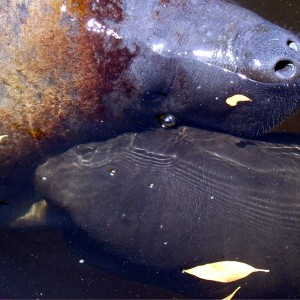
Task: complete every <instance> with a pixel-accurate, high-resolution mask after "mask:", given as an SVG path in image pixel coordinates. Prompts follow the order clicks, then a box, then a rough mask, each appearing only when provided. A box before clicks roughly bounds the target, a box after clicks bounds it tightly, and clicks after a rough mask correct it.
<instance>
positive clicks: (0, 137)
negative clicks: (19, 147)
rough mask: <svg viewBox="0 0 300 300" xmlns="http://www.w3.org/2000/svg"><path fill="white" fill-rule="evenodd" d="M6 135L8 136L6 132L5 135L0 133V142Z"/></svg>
mask: <svg viewBox="0 0 300 300" xmlns="http://www.w3.org/2000/svg"><path fill="white" fill-rule="evenodd" d="M6 137H8V135H7V134H5V135H0V142H1V141H2V140H3V139H4V138H6Z"/></svg>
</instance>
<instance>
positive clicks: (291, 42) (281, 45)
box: [237, 23, 300, 83]
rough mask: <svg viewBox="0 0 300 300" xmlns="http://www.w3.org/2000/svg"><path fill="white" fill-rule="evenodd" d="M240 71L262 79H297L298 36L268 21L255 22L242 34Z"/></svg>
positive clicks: (299, 68) (299, 63) (299, 61)
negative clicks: (262, 22)
mask: <svg viewBox="0 0 300 300" xmlns="http://www.w3.org/2000/svg"><path fill="white" fill-rule="evenodd" d="M237 56H238V59H239V64H238V66H239V70H238V71H239V72H240V73H241V74H244V75H246V76H247V77H248V78H252V79H254V80H257V81H261V82H268V83H276V82H286V81H289V80H296V79H299V78H300V39H299V38H298V37H297V36H296V35H295V34H292V33H291V32H289V31H287V30H284V29H282V28H280V27H278V26H275V25H273V24H270V23H266V24H257V25H256V26H254V27H252V28H251V29H250V30H248V31H246V32H245V33H242V34H241V41H240V44H239V45H238V55H237Z"/></svg>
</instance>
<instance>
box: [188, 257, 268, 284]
mask: <svg viewBox="0 0 300 300" xmlns="http://www.w3.org/2000/svg"><path fill="white" fill-rule="evenodd" d="M182 272H185V273H188V274H191V275H194V276H196V277H199V278H201V279H205V280H212V281H218V282H232V281H235V280H238V279H241V278H244V277H246V276H248V275H249V274H251V273H253V272H269V270H264V269H256V268H253V267H252V266H250V265H247V264H245V263H241V262H238V261H220V262H215V263H211V264H206V265H203V266H197V267H195V268H191V269H188V270H183V271H182Z"/></svg>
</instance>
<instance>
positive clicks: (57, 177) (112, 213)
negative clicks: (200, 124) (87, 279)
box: [36, 127, 300, 298]
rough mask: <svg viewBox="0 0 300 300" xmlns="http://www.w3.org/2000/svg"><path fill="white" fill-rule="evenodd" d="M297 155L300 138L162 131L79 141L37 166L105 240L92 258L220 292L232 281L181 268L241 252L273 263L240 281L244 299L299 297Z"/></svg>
mask: <svg viewBox="0 0 300 300" xmlns="http://www.w3.org/2000/svg"><path fill="white" fill-rule="evenodd" d="M299 155H300V148H299V144H298V145H296V144H290V143H287V142H286V143H285V144H279V143H269V142H262V141H254V140H252V141H251V140H245V139H241V138H237V137H232V136H229V135H225V134H220V133H213V132H208V131H203V130H199V129H193V128H188V127H182V128H180V129H178V130H170V131H165V130H163V129H159V130H156V131H149V132H144V133H141V134H135V133H128V134H123V135H121V136H119V137H117V138H115V139H112V140H108V141H106V142H101V143H92V144H86V145H79V146H76V147H74V148H72V149H70V150H69V151H67V152H66V153H64V154H61V155H59V156H57V157H54V158H51V159H49V160H48V161H47V162H46V163H45V164H43V165H41V166H39V168H38V169H37V172H36V183H37V188H38V190H39V191H40V192H41V193H42V195H43V196H44V197H45V198H46V199H47V200H48V201H49V202H50V203H52V204H53V205H54V206H56V207H59V208H61V209H63V210H64V211H66V212H67V213H68V214H69V215H70V217H71V218H72V220H73V222H74V223H75V224H76V226H78V227H79V228H81V230H82V231H83V236H84V235H85V236H89V237H91V238H92V240H94V241H95V242H96V243H97V244H98V247H99V248H97V250H95V253H96V254H95V257H96V258H94V259H93V260H91V261H93V262H94V261H96V260H97V259H100V257H101V256H103V255H104V254H103V251H104V252H105V253H106V252H107V253H109V254H111V255H113V256H114V257H115V259H116V260H118V261H121V263H120V266H119V269H121V270H122V272H125V271H126V270H127V269H129V266H130V265H135V266H138V267H137V270H138V271H136V272H140V273H141V274H140V275H139V276H140V277H139V278H143V276H145V273H146V271H145V270H147V272H150V279H151V276H152V280H153V279H156V278H157V277H158V276H159V275H158V274H162V273H163V274H168V275H166V276H165V277H164V279H163V280H160V284H166V281H168V280H166V278H173V279H174V278H176V280H177V281H176V282H177V284H175V285H174V284H173V288H174V286H177V287H178V290H181V291H182V290H184V291H185V292H187V293H191V295H192V296H193V297H200V296H202V297H213V298H221V297H222V296H225V295H226V293H228V291H227V290H226V289H227V288H228V286H225V285H224V284H222V285H220V284H219V285H218V284H216V283H214V285H213V284H210V283H207V282H204V281H196V280H195V281H193V279H192V278H187V276H188V275H185V274H181V271H182V269H185V268H190V267H194V266H197V265H203V264H206V263H212V262H216V261H223V260H237V261H240V262H245V263H248V264H250V265H253V266H255V267H258V268H263V269H269V270H270V273H268V274H265V273H264V274H255V275H252V277H251V276H250V277H248V278H246V279H244V280H242V281H240V282H239V283H238V284H239V285H241V286H242V290H244V294H240V296H241V297H242V298H243V297H244V298H248V297H250V298H251V297H253V298H277V297H279V298H280V297H283V298H286V297H288V296H289V295H293V297H295V296H296V297H297V296H299V295H300V288H299V287H300V276H299V264H298V262H299V260H300V253H299V247H300V241H299V232H300V202H299V199H300V176H299V167H300V159H299ZM79 243H80V244H82V243H83V240H82V239H79ZM90 250H91V249H90V248H87V249H86V252H84V253H83V254H81V255H83V256H84V257H85V256H86V255H87V252H88V251H90ZM102 263H105V259H104V260H102ZM142 270H143V271H142ZM149 270H151V271H149ZM170 274H171V275H170ZM190 283H193V284H196V286H198V290H195V287H193V288H191V287H190V286H189V284H190ZM233 287H235V288H236V287H237V284H236V283H234V284H233V285H230V289H232V291H233ZM199 289H200V291H199ZM225 290H226V291H227V292H225ZM195 291H197V292H198V293H199V294H198V296H197V292H196V294H195ZM193 293H194V294H193Z"/></svg>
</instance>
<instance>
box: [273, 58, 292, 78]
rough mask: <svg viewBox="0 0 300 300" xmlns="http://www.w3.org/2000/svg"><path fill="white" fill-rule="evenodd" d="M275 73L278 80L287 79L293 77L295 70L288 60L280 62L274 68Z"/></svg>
mask: <svg viewBox="0 0 300 300" xmlns="http://www.w3.org/2000/svg"><path fill="white" fill-rule="evenodd" d="M274 70H275V73H276V75H277V76H278V77H280V78H285V79H289V78H292V77H293V76H294V75H295V72H296V68H295V66H294V64H293V63H292V62H291V61H289V60H280V61H278V62H277V63H276V65H275V67H274Z"/></svg>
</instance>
